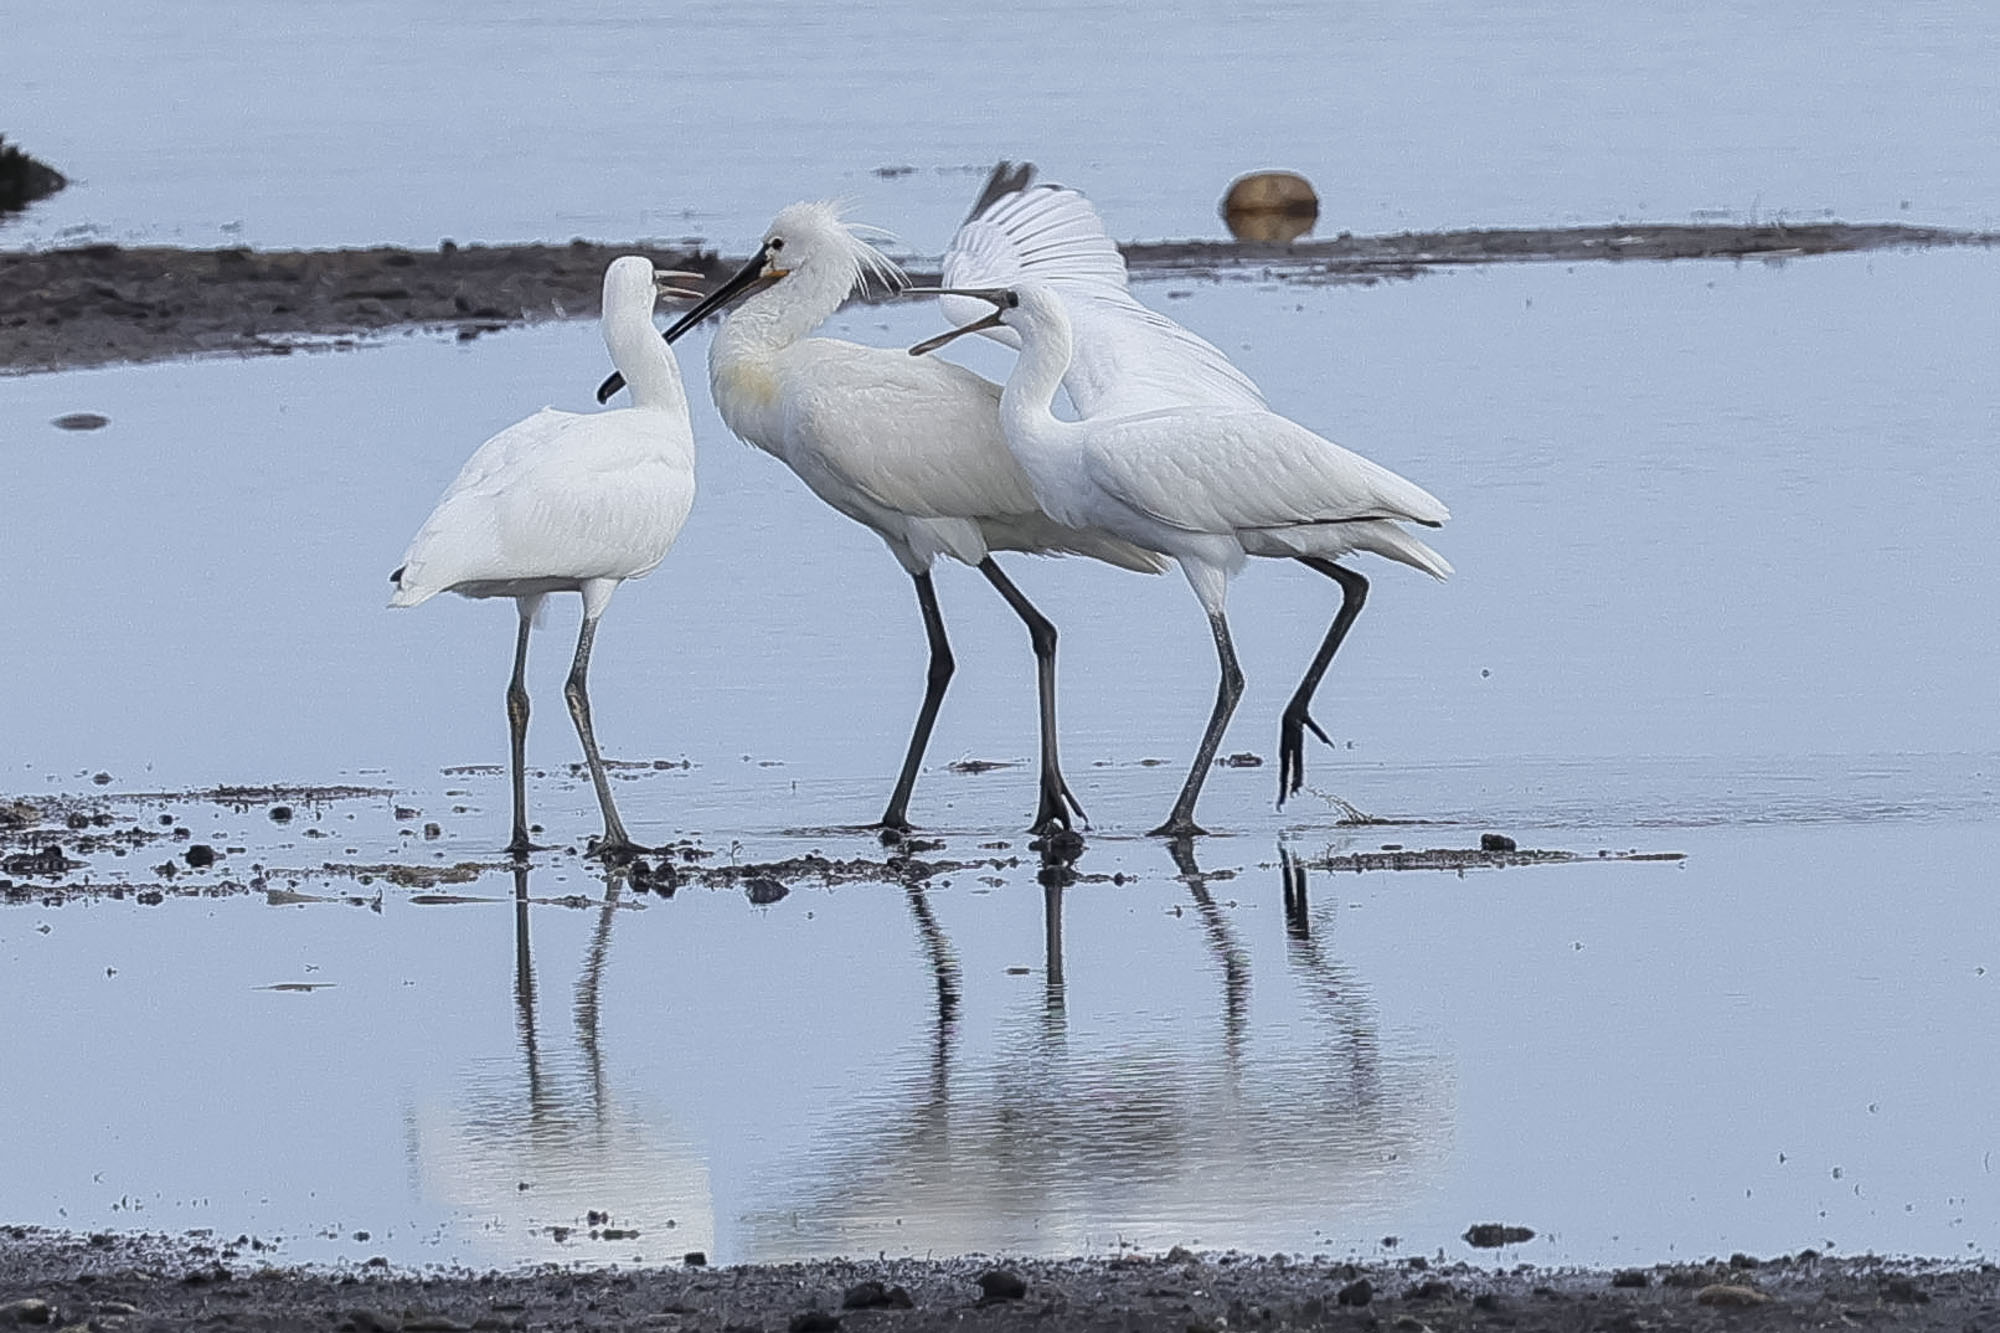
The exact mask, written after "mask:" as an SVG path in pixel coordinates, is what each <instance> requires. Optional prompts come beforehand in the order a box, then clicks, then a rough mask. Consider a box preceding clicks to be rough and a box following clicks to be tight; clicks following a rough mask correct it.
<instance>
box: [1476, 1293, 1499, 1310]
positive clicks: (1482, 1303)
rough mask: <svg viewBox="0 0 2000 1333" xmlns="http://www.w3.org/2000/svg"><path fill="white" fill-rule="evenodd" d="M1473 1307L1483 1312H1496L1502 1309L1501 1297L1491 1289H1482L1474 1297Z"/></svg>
mask: <svg viewBox="0 0 2000 1333" xmlns="http://www.w3.org/2000/svg"><path fill="white" fill-rule="evenodd" d="M1472 1308H1473V1309H1475V1310H1478V1311H1480V1312H1481V1313H1482V1314H1495V1313H1497V1312H1498V1311H1499V1309H1500V1297H1499V1296H1498V1295H1497V1294H1496V1293H1494V1292H1490V1291H1482V1292H1480V1293H1479V1294H1478V1295H1477V1296H1474V1297H1473V1298H1472Z"/></svg>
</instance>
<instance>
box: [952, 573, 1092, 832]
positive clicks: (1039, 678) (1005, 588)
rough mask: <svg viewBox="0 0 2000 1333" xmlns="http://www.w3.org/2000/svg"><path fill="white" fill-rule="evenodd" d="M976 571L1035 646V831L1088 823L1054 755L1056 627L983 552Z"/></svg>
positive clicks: (1050, 830) (1059, 828)
mask: <svg viewBox="0 0 2000 1333" xmlns="http://www.w3.org/2000/svg"><path fill="white" fill-rule="evenodd" d="M979 572H980V573H982V574H984V575H985V576H986V581H987V582H988V583H991V584H992V585H993V586H994V588H995V589H997V590H998V591H999V593H1000V595H1001V596H1002V597H1004V598H1006V599H1007V605H1009V606H1011V607H1013V608H1014V614H1015V615H1017V616H1019V617H1021V621H1022V623H1023V624H1025V625H1027V627H1028V641H1029V642H1030V643H1031V644H1033V645H1034V648H1035V692H1036V695H1037V697H1038V700H1039V702H1040V705H1041V719H1042V794H1041V800H1040V803H1039V804H1038V805H1037V807H1036V809H1035V826H1034V828H1033V830H1032V831H1033V832H1035V833H1054V832H1057V831H1058V830H1062V829H1067V828H1068V827H1069V826H1070V824H1069V822H1070V816H1071V815H1072V814H1074V815H1075V816H1076V817H1077V818H1078V819H1080V820H1082V821H1083V822H1084V823H1086V824H1088V823H1089V822H1090V820H1089V818H1088V817H1087V816H1086V815H1085V814H1084V813H1083V806H1082V805H1081V804H1079V803H1078V801H1077V799H1076V796H1075V794H1074V793H1072V792H1071V791H1070V789H1069V784H1068V783H1067V782H1065V781H1063V775H1062V763H1061V761H1060V760H1059V759H1058V758H1057V755H1056V627H1055V626H1054V625H1053V624H1051V623H1050V622H1049V619H1048V617H1046V616H1044V615H1043V614H1042V613H1041V612H1040V611H1037V610H1036V609H1035V605H1034V603H1033V602H1030V601H1029V600H1028V599H1027V597H1026V595H1025V594H1023V593H1022V591H1021V590H1020V589H1019V588H1017V587H1015V586H1014V582H1013V580H1012V579H1009V578H1008V577H1007V576H1006V575H1005V574H1003V573H1001V572H1000V566H998V565H996V564H994V563H993V557H992V556H987V557H986V558H985V559H984V560H981V561H980V562H979Z"/></svg>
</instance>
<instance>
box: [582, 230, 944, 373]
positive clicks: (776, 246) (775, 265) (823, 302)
mask: <svg viewBox="0 0 2000 1333" xmlns="http://www.w3.org/2000/svg"><path fill="white" fill-rule="evenodd" d="M873 230H875V229H874V228H872V227H870V228H864V227H862V226H861V225H860V224H857V223H851V222H848V221H846V220H845V219H843V218H842V216H841V210H840V205H838V204H835V203H831V202H826V201H819V202H807V203H798V204H792V205H789V206H788V207H786V208H784V209H783V210H782V211H780V212H779V214H778V216H777V217H776V218H775V219H773V220H772V222H771V226H770V229H769V230H768V231H766V232H765V233H764V238H763V239H762V240H761V241H759V242H758V243H757V249H756V251H755V253H753V254H752V255H751V256H750V259H749V261H748V262H747V263H745V264H744V265H743V267H741V268H739V269H738V270H736V272H735V273H733V274H731V275H730V276H729V277H728V279H726V280H725V281H724V282H723V284H722V285H721V286H720V287H717V288H716V289H715V290H714V291H712V292H710V293H709V294H708V295H707V296H706V297H704V298H703V299H702V300H700V301H698V302H696V304H695V306H694V308H693V309H692V310H689V311H688V312H687V313H686V314H684V315H682V316H681V317H680V318H679V319H677V320H675V321H674V322H673V324H671V325H670V326H668V328H667V331H666V332H665V333H663V334H661V335H660V336H661V337H663V338H665V339H666V340H667V341H668V342H669V343H672V342H676V341H678V340H679V339H680V337H681V335H682V334H684V333H686V332H687V331H688V330H689V329H691V328H693V327H694V326H695V325H697V324H699V323H701V322H702V321H703V320H704V319H707V318H708V317H709V315H710V314H712V313H714V312H715V311H717V310H720V309H722V308H723V307H725V306H727V305H728V304H729V303H730V302H732V301H734V300H736V299H737V298H738V297H740V296H743V295H745V294H746V293H748V294H755V293H758V292H763V291H768V290H770V289H772V288H776V287H779V286H781V285H782V286H783V287H784V288H785V289H786V290H787V291H788V292H790V293H793V294H794V295H793V300H794V303H795V314H799V315H800V316H801V317H802V318H805V319H809V320H811V322H814V323H817V322H818V320H819V319H821V318H824V316H825V315H828V314H831V313H832V312H833V311H834V309H835V308H837V307H838V306H839V305H840V303H841V302H842V301H844V300H846V299H847V296H848V294H849V293H850V292H852V291H853V290H854V289H855V288H856V287H858V286H860V285H861V284H863V283H864V282H866V281H868V280H870V279H873V280H875V281H877V282H879V283H881V284H882V285H883V286H884V287H886V288H888V289H890V290H891V291H894V290H896V289H898V288H901V287H903V286H905V285H907V284H908V282H909V279H907V278H905V277H904V276H903V271H902V270H901V269H899V268H897V267H896V265H895V262H894V261H893V260H891V259H890V258H889V257H888V256H887V255H884V254H883V253H882V252H881V251H880V250H877V249H876V248H875V247H874V246H872V245H870V244H869V243H868V242H867V241H866V240H865V239H864V238H863V237H862V234H861V233H862V232H863V231H873ZM621 383H622V381H621V380H620V379H619V377H618V376H616V375H614V376H612V377H611V378H610V379H607V380H605V381H604V383H603V384H602V385H600V386H599V387H598V390H597V401H598V402H600V403H601V402H604V401H605V400H607V399H608V398H610V397H611V395H612V394H614V393H616V392H617V391H618V388H619V386H620V384H621Z"/></svg>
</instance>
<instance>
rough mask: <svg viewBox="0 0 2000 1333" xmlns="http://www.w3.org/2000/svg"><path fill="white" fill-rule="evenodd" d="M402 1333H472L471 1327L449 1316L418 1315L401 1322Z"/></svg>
mask: <svg viewBox="0 0 2000 1333" xmlns="http://www.w3.org/2000/svg"><path fill="white" fill-rule="evenodd" d="M403 1333H472V1325H470V1324H462V1323H460V1322H459V1321H458V1320H456V1319H453V1318H452V1317H451V1316H450V1315H442V1314H420V1315H417V1316H415V1317H414V1318H411V1319H405V1320H404V1321H403Z"/></svg>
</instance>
